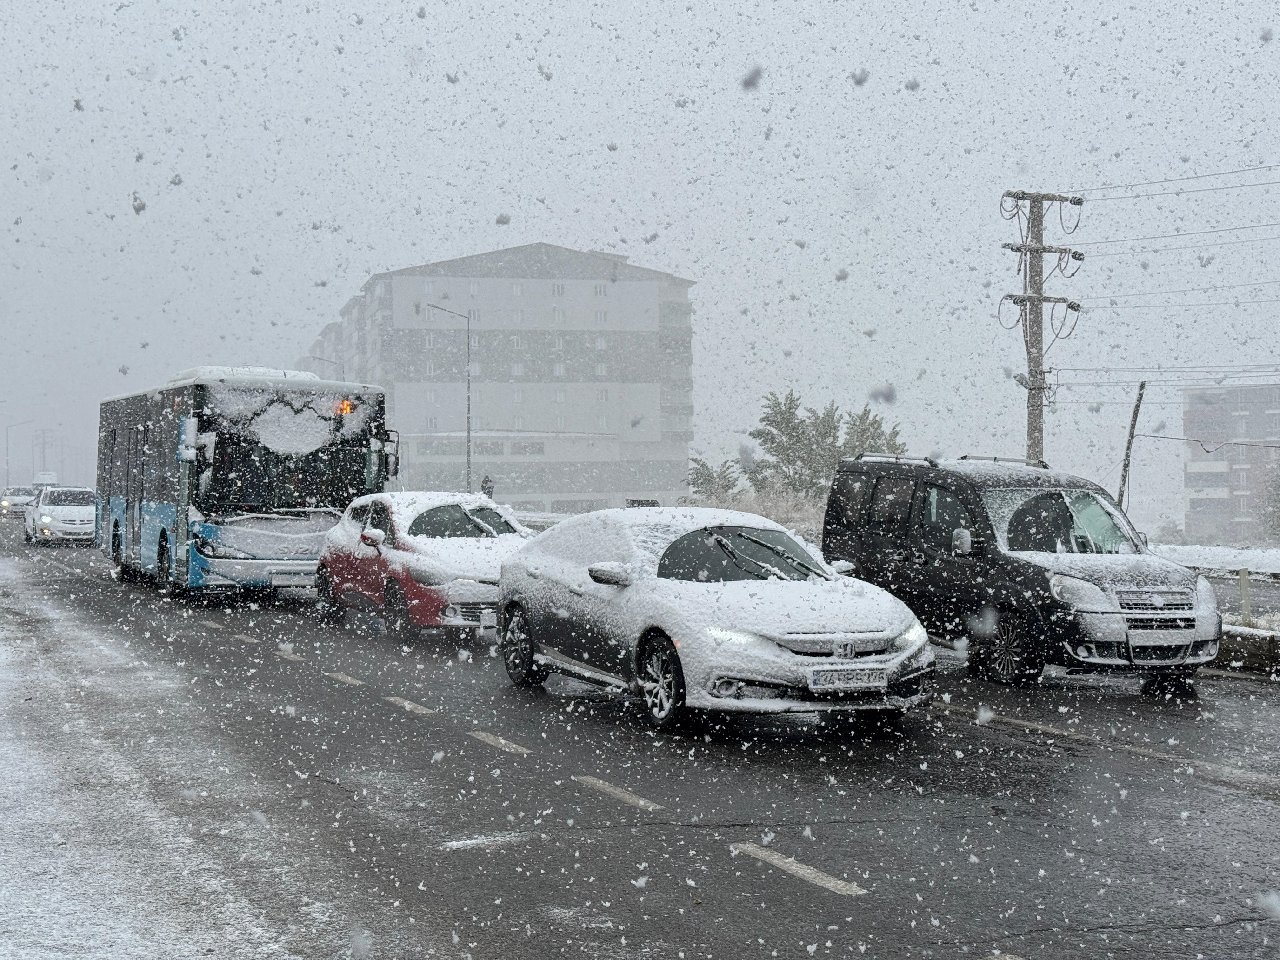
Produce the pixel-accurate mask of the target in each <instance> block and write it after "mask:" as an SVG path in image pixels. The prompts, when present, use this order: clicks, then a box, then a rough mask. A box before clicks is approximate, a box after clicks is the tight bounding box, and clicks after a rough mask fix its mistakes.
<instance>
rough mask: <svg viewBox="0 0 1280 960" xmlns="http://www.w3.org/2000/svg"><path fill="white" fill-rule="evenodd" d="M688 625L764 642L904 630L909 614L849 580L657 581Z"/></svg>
mask: <svg viewBox="0 0 1280 960" xmlns="http://www.w3.org/2000/svg"><path fill="white" fill-rule="evenodd" d="M656 582H657V583H659V584H661V585H662V586H660V587H659V590H660V591H661V592H662V593H665V594H666V600H667V601H668V603H671V604H672V605H673V606H679V608H681V610H682V611H687V616H688V618H689V620H690V621H691V625H696V626H701V627H704V628H706V627H719V628H721V629H727V630H742V631H746V632H748V633H755V634H759V635H761V636H765V637H778V636H782V635H784V634H790V633H795V634H806V633H817V634H823V633H863V634H875V633H884V634H885V635H886V637H888V638H891V637H894V636H897V635H898V634H900V633H902V631H904V630H906V629H907V628H908V627H909V626H910V625H911V623H912V621H914V620H915V615H914V614H913V613H912V612H911V610H910V609H909V608H908V607H907V605H906V604H905V603H903V602H902V601H901V600H898V599H897V598H896V597H894V596H892V595H891V594H889V593H888V592H887V591H885V590H881V589H880V588H879V587H874V586H872V585H871V584H869V583H864V582H863V581H861V580H854V579H852V578H844V577H842V578H840V579H838V580H809V581H799V580H737V581H732V582H729V583H692V582H689V581H681V580H657V581H656Z"/></svg>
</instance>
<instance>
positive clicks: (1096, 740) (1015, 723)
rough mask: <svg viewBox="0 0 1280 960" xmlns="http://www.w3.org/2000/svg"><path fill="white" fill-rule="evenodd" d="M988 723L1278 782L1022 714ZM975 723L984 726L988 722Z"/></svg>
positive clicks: (1225, 775)
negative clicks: (1022, 716) (1060, 725)
mask: <svg viewBox="0 0 1280 960" xmlns="http://www.w3.org/2000/svg"><path fill="white" fill-rule="evenodd" d="M934 709H938V708H937V707H935V708H934ZM941 712H943V713H945V714H947V715H948V716H954V717H958V718H966V717H967V714H966V712H965V711H964V710H962V709H958V708H957V707H956V705H955V704H952V705H951V706H949V707H942V708H941ZM971 722H972V721H971ZM988 723H991V724H998V725H1001V726H1006V727H1015V728H1019V729H1022V730H1033V731H1035V732H1036V733H1043V734H1045V735H1047V736H1051V737H1058V738H1060V739H1062V740H1071V741H1073V742H1075V743H1084V744H1088V745H1090V746H1094V747H1110V748H1111V749H1113V750H1123V751H1124V752H1125V753H1131V754H1133V755H1134V756H1138V757H1146V758H1148V759H1150V760H1162V761H1164V762H1166V763H1173V764H1176V765H1177V766H1180V767H1184V768H1186V769H1187V770H1189V771H1191V772H1192V773H1203V774H1209V775H1210V776H1213V777H1215V778H1216V779H1218V780H1226V781H1228V782H1232V783H1254V784H1264V785H1268V784H1274V783H1275V782H1276V780H1275V778H1274V777H1269V776H1267V775H1265V774H1258V773H1253V772H1251V771H1248V770H1241V769H1239V768H1237V767H1227V766H1223V765H1222V764H1218V763H1212V762H1210V761H1207V760H1196V759H1193V758H1192V757H1182V756H1178V755H1177V754H1173V753H1165V752H1164V751H1162V750H1152V749H1150V748H1148V747H1141V746H1138V745H1137V744H1136V743H1126V742H1125V741H1123V740H1108V739H1106V738H1104V737H1099V736H1096V735H1094V734H1091V733H1079V732H1077V731H1075V730H1068V729H1066V728H1065V727H1056V726H1054V725H1053V724H1049V723H1038V722H1037V721H1035V720H1023V719H1021V718H1020V717H1006V716H1004V715H1003V714H999V713H993V714H992V715H991V719H990V720H989V721H988ZM975 725H976V726H985V724H975Z"/></svg>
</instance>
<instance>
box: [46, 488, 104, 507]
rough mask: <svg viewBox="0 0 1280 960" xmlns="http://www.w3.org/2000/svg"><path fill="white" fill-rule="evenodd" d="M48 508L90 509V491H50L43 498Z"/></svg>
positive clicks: (91, 495) (91, 493) (91, 503)
mask: <svg viewBox="0 0 1280 960" xmlns="http://www.w3.org/2000/svg"><path fill="white" fill-rule="evenodd" d="M44 502H45V506H49V507H92V506H93V491H92V490H50V491H49V493H48V495H47V496H46V497H45V498H44Z"/></svg>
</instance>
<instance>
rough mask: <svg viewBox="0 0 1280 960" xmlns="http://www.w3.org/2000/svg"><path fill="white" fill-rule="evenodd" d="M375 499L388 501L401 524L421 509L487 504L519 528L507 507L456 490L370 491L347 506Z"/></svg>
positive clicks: (416, 514)
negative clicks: (450, 505)
mask: <svg viewBox="0 0 1280 960" xmlns="http://www.w3.org/2000/svg"><path fill="white" fill-rule="evenodd" d="M375 500H381V501H383V502H384V503H387V504H389V505H390V507H391V512H392V514H394V516H395V517H396V519H398V520H403V521H404V525H405V526H407V525H408V524H409V523H411V522H412V521H413V519H414V518H415V517H417V516H418V514H420V513H422V512H423V511H424V510H430V509H432V508H433V507H443V506H448V505H449V504H457V505H458V506H460V507H471V508H475V507H490V508H492V509H494V510H497V511H498V512H499V513H500V514H502V516H503V517H504V518H505V519H506V520H507V521H508V522H510V523H511V524H512V525H513V526H515V527H516V529H517V530H519V529H523V528H522V526H521V524H520V523H519V522H518V521H517V520H516V517H515V514H514V513H512V512H511V510H510V509H509V508H507V507H504V506H502V505H501V504H499V503H495V502H494V501H493V500H490V499H489V498H488V497H486V496H485V495H484V494H482V493H457V492H453V491H446V490H401V491H395V492H387V493H371V494H368V495H366V496H363V497H357V498H356V499H355V500H352V501H351V505H352V506H353V507H354V506H361V505H363V504H366V503H373V502H374V501H375Z"/></svg>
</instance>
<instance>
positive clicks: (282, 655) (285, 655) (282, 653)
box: [276, 650, 302, 663]
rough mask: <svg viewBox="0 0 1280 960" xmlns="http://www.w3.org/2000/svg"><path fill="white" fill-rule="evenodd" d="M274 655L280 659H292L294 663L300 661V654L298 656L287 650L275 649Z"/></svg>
mask: <svg viewBox="0 0 1280 960" xmlns="http://www.w3.org/2000/svg"><path fill="white" fill-rule="evenodd" d="M276 656H277V657H279V658H280V659H281V660H292V661H293V662H294V663H301V662H302V658H301V657H300V656H298V655H297V654H296V653H291V652H289V651H288V650H277V651H276Z"/></svg>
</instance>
